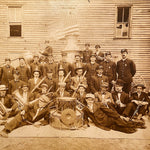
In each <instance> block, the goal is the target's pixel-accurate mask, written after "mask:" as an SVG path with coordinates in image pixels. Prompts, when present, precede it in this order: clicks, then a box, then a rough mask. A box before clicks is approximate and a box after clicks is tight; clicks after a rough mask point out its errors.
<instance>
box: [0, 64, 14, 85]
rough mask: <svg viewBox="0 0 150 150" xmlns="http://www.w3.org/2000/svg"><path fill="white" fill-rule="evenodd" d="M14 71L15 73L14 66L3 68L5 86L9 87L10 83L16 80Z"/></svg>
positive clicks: (2, 79) (2, 82)
mask: <svg viewBox="0 0 150 150" xmlns="http://www.w3.org/2000/svg"><path fill="white" fill-rule="evenodd" d="M13 71H14V67H12V66H9V67H7V66H4V67H2V69H1V84H5V85H7V86H8V84H9V81H10V80H12V79H13V78H14V77H13Z"/></svg>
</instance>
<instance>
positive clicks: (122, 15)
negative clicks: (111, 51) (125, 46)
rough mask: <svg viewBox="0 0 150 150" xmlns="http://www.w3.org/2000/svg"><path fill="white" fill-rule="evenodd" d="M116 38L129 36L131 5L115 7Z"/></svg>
mask: <svg viewBox="0 0 150 150" xmlns="http://www.w3.org/2000/svg"><path fill="white" fill-rule="evenodd" d="M116 16H117V19H116V26H115V27H116V29H115V30H116V34H115V37H116V38H129V37H130V20H131V18H130V17H131V7H117V15H116Z"/></svg>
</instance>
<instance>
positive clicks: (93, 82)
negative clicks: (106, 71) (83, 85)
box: [90, 75, 108, 94]
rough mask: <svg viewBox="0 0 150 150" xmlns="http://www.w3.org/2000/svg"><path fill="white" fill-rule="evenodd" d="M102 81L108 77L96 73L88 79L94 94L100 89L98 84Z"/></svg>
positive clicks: (106, 80)
mask: <svg viewBox="0 0 150 150" xmlns="http://www.w3.org/2000/svg"><path fill="white" fill-rule="evenodd" d="M103 82H108V77H106V76H104V75H102V76H101V77H99V76H98V75H96V76H92V77H91V80H90V90H91V92H92V93H93V94H94V93H95V92H98V91H99V90H100V86H101V84H102V83H103Z"/></svg>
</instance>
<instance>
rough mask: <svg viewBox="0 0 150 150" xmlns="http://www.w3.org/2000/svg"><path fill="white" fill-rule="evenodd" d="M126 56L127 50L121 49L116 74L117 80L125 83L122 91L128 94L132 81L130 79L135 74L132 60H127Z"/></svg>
mask: <svg viewBox="0 0 150 150" xmlns="http://www.w3.org/2000/svg"><path fill="white" fill-rule="evenodd" d="M127 55H128V50H127V49H122V50H121V56H122V59H121V60H120V61H118V62H117V73H118V79H122V80H123V81H124V82H125V84H124V87H123V91H125V92H126V93H129V92H130V91H131V83H132V81H133V79H132V77H133V76H134V75H135V73H136V66H135V63H134V62H133V60H131V59H128V58H127Z"/></svg>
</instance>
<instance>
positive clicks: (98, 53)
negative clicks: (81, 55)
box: [95, 45, 104, 65]
mask: <svg viewBox="0 0 150 150" xmlns="http://www.w3.org/2000/svg"><path fill="white" fill-rule="evenodd" d="M100 48H101V46H100V45H95V55H96V63H98V64H99V65H100V64H101V63H102V62H103V61H104V53H102V52H101V50H100Z"/></svg>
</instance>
